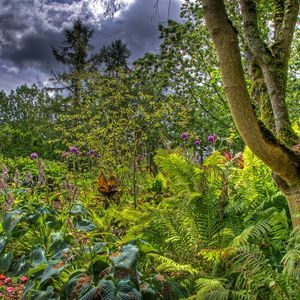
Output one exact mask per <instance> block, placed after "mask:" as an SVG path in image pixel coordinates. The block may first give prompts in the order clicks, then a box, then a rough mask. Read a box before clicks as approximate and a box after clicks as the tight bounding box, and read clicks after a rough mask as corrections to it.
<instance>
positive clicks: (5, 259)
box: [0, 251, 14, 273]
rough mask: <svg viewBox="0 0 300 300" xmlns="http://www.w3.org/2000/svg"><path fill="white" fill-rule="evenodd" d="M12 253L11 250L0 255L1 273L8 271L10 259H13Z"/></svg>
mask: <svg viewBox="0 0 300 300" xmlns="http://www.w3.org/2000/svg"><path fill="white" fill-rule="evenodd" d="M13 256H14V255H13V253H12V251H9V252H8V253H5V254H2V255H1V256H0V272H1V273H5V272H7V271H8V269H9V267H10V265H11V263H12V259H13Z"/></svg>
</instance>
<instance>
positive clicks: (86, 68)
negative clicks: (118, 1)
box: [0, 0, 300, 300]
mask: <svg viewBox="0 0 300 300" xmlns="http://www.w3.org/2000/svg"><path fill="white" fill-rule="evenodd" d="M233 2H235V1H221V0H203V1H184V2H183V4H182V8H181V14H182V18H183V19H184V22H181V23H180V22H175V21H172V20H169V21H168V22H167V24H165V25H161V26H160V27H159V31H160V35H161V44H160V48H159V50H158V51H157V52H155V53H146V54H145V55H144V56H143V57H141V58H138V59H137V60H135V61H134V62H132V64H129V63H128V59H129V57H130V56H131V51H130V50H129V49H128V46H127V44H126V43H125V42H124V41H122V40H115V41H113V42H112V43H111V44H108V45H107V46H104V47H103V48H101V49H100V50H99V52H97V53H94V52H92V50H93V47H91V45H90V42H91V41H92V39H91V38H92V36H93V29H92V28H91V27H89V25H87V24H85V23H84V22H83V21H82V20H80V19H78V20H75V21H74V23H73V27H72V28H68V29H65V31H64V35H65V41H64V43H63V45H64V46H62V47H60V48H53V49H52V51H53V55H54V57H55V59H56V60H57V62H59V63H61V64H63V65H64V66H65V67H66V71H64V72H63V73H57V74H55V76H54V77H52V78H50V79H49V82H51V84H50V83H49V85H48V86H46V87H40V86H38V85H35V84H34V85H32V86H28V85H26V84H24V85H21V86H19V87H18V88H16V89H15V90H12V91H11V92H10V93H6V92H5V91H3V90H2V91H1V92H0V109H1V110H0V124H1V128H0V206H1V207H0V299H5V300H12V299H19V300H31V299H32V300H63V299H66V300H68V299H70V300H71V299H74V300H97V299H103V300H142V299H145V300H148V299H149V300H160V299H161V300H177V299H178V300H179V299H190V300H192V299H195V300H201V299H211V300H222V299H224V300H226V299H228V300H231V299H245V300H246V299H249V300H252V299H253V300H254V299H257V300H266V299H274V300H275V299H276V300H277V299H278V300H281V299H282V300H284V299H291V300H292V299H295V300H296V299H300V287H299V274H300V273H299V272H300V230H299V223H300V215H299V211H300V204H299V203H300V202H299V194H300V193H299V189H300V185H299V167H300V159H299V157H300V156H299V152H300V147H299V145H300V144H299V136H300V123H299V120H300V111H299V107H298V106H299V105H298V103H297V101H296V100H295V99H299V96H300V84H299V61H300V60H299V59H300V57H299V55H300V43H299V33H300V31H299V28H300V27H299V22H298V23H297V20H299V3H298V1H273V2H272V1H271V2H272V3H269V4H267V3H265V2H264V1H260V2H259V4H256V3H255V1H244V0H241V1H238V2H239V6H236V5H235V4H234V3H233ZM218 5H221V6H218ZM270 11H272V14H271V13H270ZM224 16H226V18H225V17H224ZM223 17H224V18H223ZM229 19H230V22H228V20H229ZM231 21H232V22H231ZM222 22H223V23H222ZM272 22H273V23H272ZM270 24H273V25H272V26H273V27H272V26H271V27H269V25H270ZM293 34H294V38H291V36H293ZM224 37H225V38H224ZM235 45H236V46H235ZM238 45H240V46H239V47H238Z"/></svg>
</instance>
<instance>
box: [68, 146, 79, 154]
mask: <svg viewBox="0 0 300 300" xmlns="http://www.w3.org/2000/svg"><path fill="white" fill-rule="evenodd" d="M69 152H70V153H73V154H75V155H80V151H79V150H78V148H77V147H75V146H72V147H69Z"/></svg>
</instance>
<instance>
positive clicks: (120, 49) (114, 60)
mask: <svg viewBox="0 0 300 300" xmlns="http://www.w3.org/2000/svg"><path fill="white" fill-rule="evenodd" d="M130 56H131V51H130V50H129V49H128V48H127V44H125V43H123V42H122V40H115V41H113V42H112V43H111V44H110V45H109V46H104V47H103V48H102V49H101V51H100V57H101V58H102V60H103V62H104V64H105V66H106V70H105V71H106V72H107V73H108V74H110V75H113V76H116V77H118V76H119V73H120V71H125V72H126V71H128V70H129V68H128V64H127V60H128V58H129V57H130Z"/></svg>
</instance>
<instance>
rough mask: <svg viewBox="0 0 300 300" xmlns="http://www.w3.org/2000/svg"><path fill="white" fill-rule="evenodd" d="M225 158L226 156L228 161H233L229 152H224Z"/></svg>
mask: <svg viewBox="0 0 300 300" xmlns="http://www.w3.org/2000/svg"><path fill="white" fill-rule="evenodd" d="M223 156H224V158H225V160H226V161H230V160H232V155H231V154H230V152H228V151H224V152H223Z"/></svg>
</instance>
